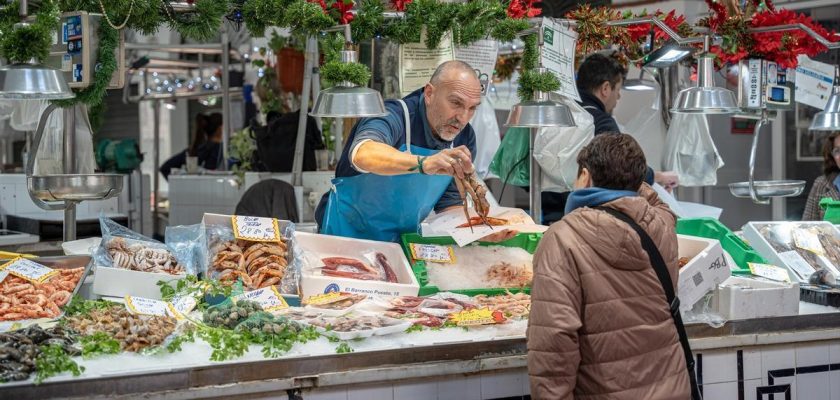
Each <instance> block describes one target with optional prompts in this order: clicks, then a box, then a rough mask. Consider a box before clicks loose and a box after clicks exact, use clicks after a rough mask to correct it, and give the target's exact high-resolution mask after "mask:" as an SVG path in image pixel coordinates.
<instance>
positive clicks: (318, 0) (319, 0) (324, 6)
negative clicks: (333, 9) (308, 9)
mask: <svg viewBox="0 0 840 400" xmlns="http://www.w3.org/2000/svg"><path fill="white" fill-rule="evenodd" d="M307 1H308V2H310V3H315V4H318V5H320V6H321V8H322V9H323V10H324V12H327V3H326V2H324V0H307Z"/></svg>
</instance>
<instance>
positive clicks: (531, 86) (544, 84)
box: [517, 70, 561, 101]
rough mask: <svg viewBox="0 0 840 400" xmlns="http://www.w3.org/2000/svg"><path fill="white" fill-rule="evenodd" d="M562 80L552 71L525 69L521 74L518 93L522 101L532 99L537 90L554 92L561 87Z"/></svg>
mask: <svg viewBox="0 0 840 400" xmlns="http://www.w3.org/2000/svg"><path fill="white" fill-rule="evenodd" d="M560 86H561V85H560V80H559V79H557V77H556V76H554V74H553V73H552V72H550V71H546V72H543V73H539V72H537V71H534V70H530V71H523V72H522V74H521V75H520V76H519V89H517V94H519V98H520V99H521V100H522V101H527V100H531V99H532V98H533V96H534V92H535V91H541V92H553V91H556V90H557V89H560Z"/></svg>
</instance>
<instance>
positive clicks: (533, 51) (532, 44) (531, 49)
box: [522, 35, 540, 70]
mask: <svg viewBox="0 0 840 400" xmlns="http://www.w3.org/2000/svg"><path fill="white" fill-rule="evenodd" d="M522 41H523V42H525V48H524V49H523V52H522V69H524V70H530V69H534V68H537V67H539V65H538V64H539V62H540V49H539V48H538V46H537V35H528V36H526V37H524V38H522Z"/></svg>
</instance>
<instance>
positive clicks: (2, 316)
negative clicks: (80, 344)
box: [0, 268, 85, 321]
mask: <svg viewBox="0 0 840 400" xmlns="http://www.w3.org/2000/svg"><path fill="white" fill-rule="evenodd" d="M56 271H58V274H56V275H55V276H53V277H52V278H50V279H49V280H47V281H46V282H43V283H33V282H30V281H28V280H26V279H23V278H19V277H17V276H14V275H9V276H7V277H6V279H4V280H3V282H2V283H0V321H17V320H22V319H35V318H55V317H58V316H59V315H60V314H61V309H60V308H59V307H62V306H64V305H65V304H67V303H68V302H70V297H71V294H72V293H73V290H74V289H75V288H76V285H77V284H78V283H79V280H80V279H82V275H83V274H84V272H85V271H84V268H73V269H57V270H56Z"/></svg>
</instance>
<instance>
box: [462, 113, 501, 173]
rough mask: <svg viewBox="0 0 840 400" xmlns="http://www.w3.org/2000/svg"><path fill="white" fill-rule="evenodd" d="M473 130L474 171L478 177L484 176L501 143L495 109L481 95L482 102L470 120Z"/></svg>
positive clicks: (488, 170)
mask: <svg viewBox="0 0 840 400" xmlns="http://www.w3.org/2000/svg"><path fill="white" fill-rule="evenodd" d="M470 125H472V127H473V129H474V130H475V147H476V152H477V153H476V154H474V156H475V162H474V163H473V165H475V172H476V174H478V177H479V178H482V179H483V178H486V177H487V175H488V174H489V173H490V162H491V161H493V155H495V154H496V150H498V149H499V146H500V145H501V143H502V139H501V134H500V132H499V122H498V121H497V120H496V110H495V109H493V106H492V105H491V104H490V102H489V101H487V97H482V102H481V104H480V105H479V106H478V109H477V110H476V111H475V115H474V116H473V119H472V121H470Z"/></svg>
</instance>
